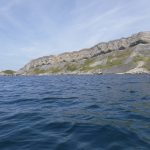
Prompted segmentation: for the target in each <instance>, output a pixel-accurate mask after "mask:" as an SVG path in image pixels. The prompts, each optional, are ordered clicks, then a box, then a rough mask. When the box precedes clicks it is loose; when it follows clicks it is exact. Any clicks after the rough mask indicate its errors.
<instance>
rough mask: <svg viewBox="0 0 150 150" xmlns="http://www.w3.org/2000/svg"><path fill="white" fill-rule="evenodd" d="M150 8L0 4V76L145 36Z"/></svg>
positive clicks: (83, 1) (29, 1) (14, 0)
mask: <svg viewBox="0 0 150 150" xmlns="http://www.w3.org/2000/svg"><path fill="white" fill-rule="evenodd" d="M149 5H150V1H149V0H142V1H141V0H132V1H125V0H122V1H120V0H112V1H110V0H92V1H91V0H74V1H70V0H61V1H60V0H55V1H53V0H38V1H36V0H7V1H0V45H1V48H0V53H1V55H0V60H2V61H3V62H0V70H1V69H5V68H6V69H7V68H15V69H16V68H20V67H22V65H23V64H25V63H26V62H28V61H29V60H30V59H33V58H36V57H39V56H43V55H50V54H58V53H61V52H64V51H71V50H78V49H81V48H85V47H90V46H93V45H94V44H97V43H98V42H101V41H108V40H112V39H115V38H119V37H122V36H128V35H130V34H132V33H135V32H139V31H144V30H149V24H150V21H149V20H150V9H149ZM14 59H15V61H14ZM17 60H18V61H17Z"/></svg>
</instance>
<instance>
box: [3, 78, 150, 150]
mask: <svg viewBox="0 0 150 150" xmlns="http://www.w3.org/2000/svg"><path fill="white" fill-rule="evenodd" d="M149 81H150V78H149V76H147V75H140V76H136V75H134V76H132V75H120V76H116V75H106V76H97V75H94V76H90V75H89V76H49V77H0V150H49V149H50V150H122V149H123V150H124V149H125V150H134V149H138V150H149V149H150V142H149V141H150V126H149V122H150V117H149V116H150V114H149V110H150V105H149V100H150V93H149V89H150V82H149Z"/></svg>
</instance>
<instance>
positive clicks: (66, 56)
mask: <svg viewBox="0 0 150 150" xmlns="http://www.w3.org/2000/svg"><path fill="white" fill-rule="evenodd" d="M149 66H150V32H140V33H138V34H135V35H132V36H131V37H129V38H122V39H119V40H114V41H110V42H107V43H104V42H103V43H99V44H97V45H95V46H94V47H92V48H89V49H83V50H80V51H75V52H70V53H63V54H60V55H58V56H53V55H51V56H45V57H41V58H38V59H35V60H32V61H31V62H29V63H28V64H27V65H25V66H24V67H23V68H22V69H20V70H19V71H18V72H17V74H23V75H34V74H82V73H83V74H85V73H89V74H90V73H143V72H144V73H149V72H150V67H149Z"/></svg>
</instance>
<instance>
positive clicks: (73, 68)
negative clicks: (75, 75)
mask: <svg viewBox="0 0 150 150" xmlns="http://www.w3.org/2000/svg"><path fill="white" fill-rule="evenodd" d="M77 69H78V68H77V65H75V64H68V65H66V70H67V71H71V72H72V71H76V70H77Z"/></svg>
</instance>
